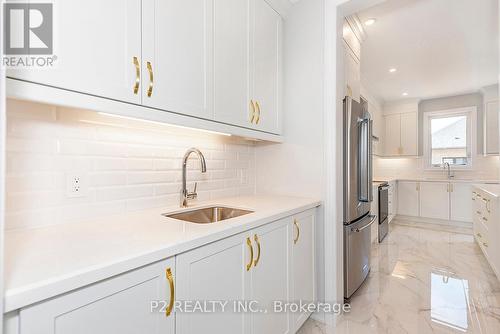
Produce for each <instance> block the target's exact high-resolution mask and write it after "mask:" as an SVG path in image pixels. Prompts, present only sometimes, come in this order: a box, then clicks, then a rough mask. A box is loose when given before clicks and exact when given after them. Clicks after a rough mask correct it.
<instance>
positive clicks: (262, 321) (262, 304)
mask: <svg viewBox="0 0 500 334" xmlns="http://www.w3.org/2000/svg"><path fill="white" fill-rule="evenodd" d="M290 225H291V224H290V219H289V218H286V219H283V220H281V221H279V222H275V223H273V224H270V225H266V226H263V227H261V228H258V229H255V230H254V231H252V234H251V236H250V238H251V239H252V240H253V242H254V247H255V248H256V252H257V253H256V254H255V259H254V265H253V267H252V269H251V270H250V272H251V285H250V286H251V288H250V289H251V297H250V299H251V300H254V301H257V302H258V305H259V308H260V309H262V310H265V311H266V312H263V313H251V314H249V315H250V316H251V319H252V321H251V323H252V326H251V327H252V330H251V332H252V333H253V334H261V333H270V334H271V333H276V334H285V333H290V332H291V331H290V320H289V317H290V314H288V313H274V305H273V302H274V301H284V300H289V298H290V277H291V276H290V259H289V254H290V247H291V243H290V233H289V230H290V228H291V226H290Z"/></svg>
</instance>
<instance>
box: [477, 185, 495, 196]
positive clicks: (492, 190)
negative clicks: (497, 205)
mask: <svg viewBox="0 0 500 334" xmlns="http://www.w3.org/2000/svg"><path fill="white" fill-rule="evenodd" d="M474 186H475V187H476V188H478V189H481V190H483V191H485V192H487V193H489V194H490V195H491V196H494V197H500V185H497V184H475V185H474Z"/></svg>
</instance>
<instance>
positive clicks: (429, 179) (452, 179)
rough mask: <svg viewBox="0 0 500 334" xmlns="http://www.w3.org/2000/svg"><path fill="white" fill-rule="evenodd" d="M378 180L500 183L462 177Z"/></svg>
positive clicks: (382, 179) (386, 180)
mask: <svg viewBox="0 0 500 334" xmlns="http://www.w3.org/2000/svg"><path fill="white" fill-rule="evenodd" d="M374 180H376V181H385V182H392V181H409V182H451V183H481V184H500V180H477V179H462V178H451V179H447V178H446V177H444V178H418V177H415V178H408V177H406V178H405V177H396V178H384V177H379V178H374Z"/></svg>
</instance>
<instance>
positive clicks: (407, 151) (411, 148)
mask: <svg viewBox="0 0 500 334" xmlns="http://www.w3.org/2000/svg"><path fill="white" fill-rule="evenodd" d="M417 124H418V120H417V113H416V112H411V113H404V114H401V151H400V152H401V153H400V155H417V154H418V152H417V146H418V134H417Z"/></svg>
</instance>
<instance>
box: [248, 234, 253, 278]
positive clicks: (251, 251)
mask: <svg viewBox="0 0 500 334" xmlns="http://www.w3.org/2000/svg"><path fill="white" fill-rule="evenodd" d="M247 245H248V248H249V249H250V262H248V264H247V271H249V270H250V268H252V264H253V246H252V241H251V240H250V238H247Z"/></svg>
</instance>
